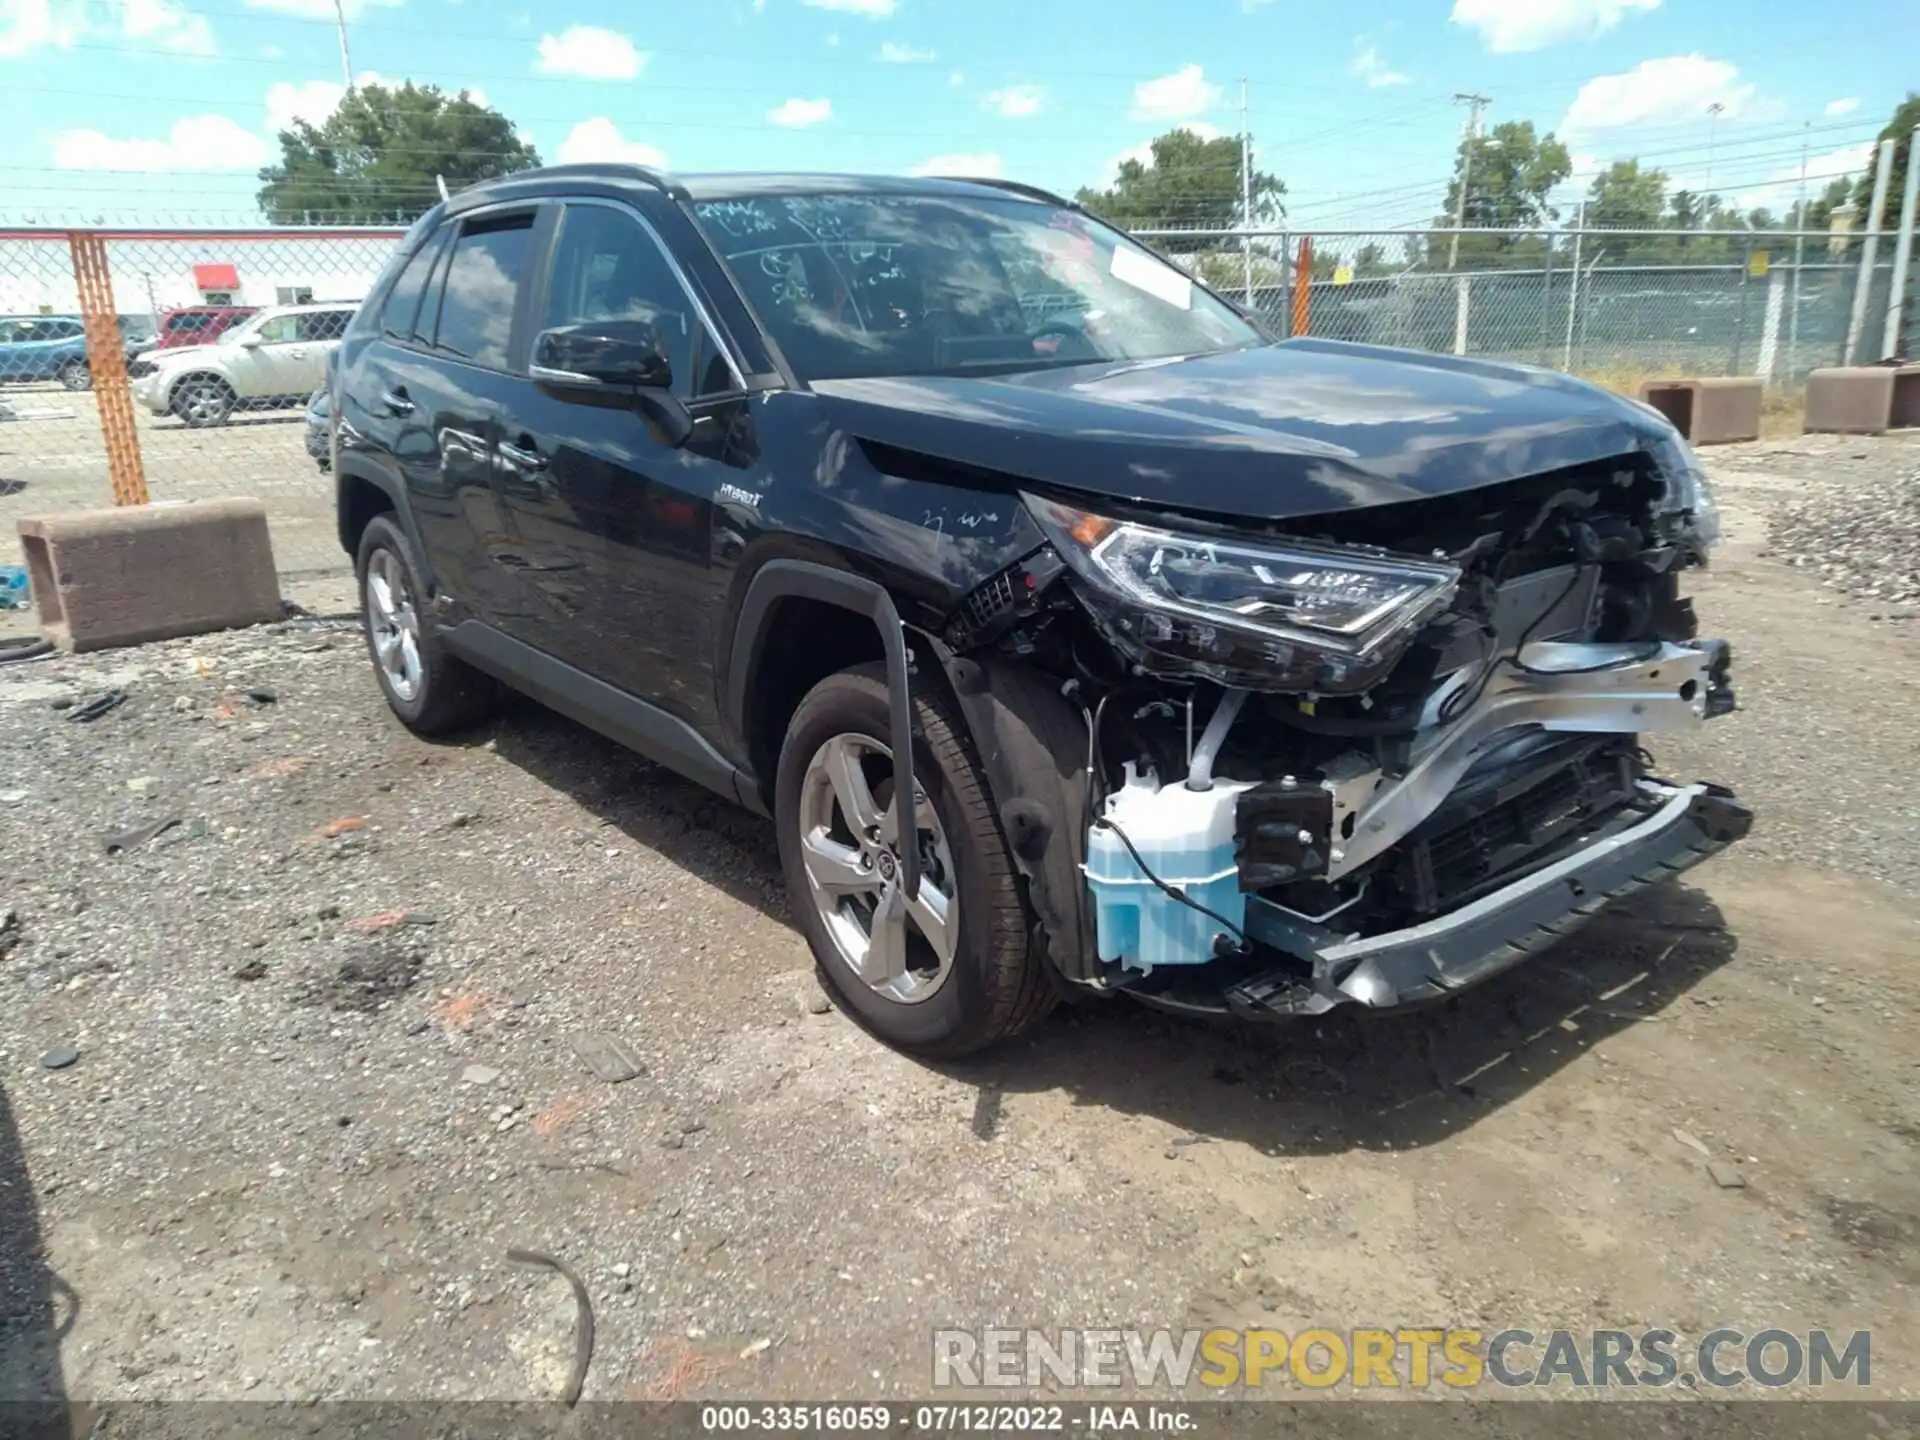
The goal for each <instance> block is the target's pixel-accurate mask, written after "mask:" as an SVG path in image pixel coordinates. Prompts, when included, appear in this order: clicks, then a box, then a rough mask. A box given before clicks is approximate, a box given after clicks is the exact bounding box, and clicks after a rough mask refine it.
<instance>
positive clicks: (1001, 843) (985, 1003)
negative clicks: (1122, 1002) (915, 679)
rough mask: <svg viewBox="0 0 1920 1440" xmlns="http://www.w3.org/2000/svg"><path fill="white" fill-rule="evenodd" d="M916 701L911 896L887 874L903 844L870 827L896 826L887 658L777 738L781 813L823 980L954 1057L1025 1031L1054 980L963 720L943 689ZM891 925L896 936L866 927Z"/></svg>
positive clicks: (790, 870) (796, 901)
mask: <svg viewBox="0 0 1920 1440" xmlns="http://www.w3.org/2000/svg"><path fill="white" fill-rule="evenodd" d="M914 707H915V722H916V731H917V734H916V736H915V741H914V775H915V779H916V782H917V783H918V786H919V788H920V790H921V791H922V793H923V794H924V796H925V802H924V803H923V805H922V806H921V807H920V809H919V813H918V814H917V815H916V816H915V831H916V834H915V836H914V839H913V841H912V842H911V843H914V844H916V845H917V847H918V848H919V849H920V851H921V854H922V866H921V884H922V894H921V900H920V902H919V903H918V904H917V905H914V904H909V903H908V902H906V901H905V899H904V892H901V893H900V894H899V895H897V896H894V895H892V892H891V891H890V889H889V884H888V880H887V877H888V876H889V875H895V876H897V874H898V866H897V853H898V851H899V849H900V848H901V847H900V845H899V843H898V839H897V837H894V839H893V842H892V843H889V842H888V840H887V839H886V838H885V837H884V836H882V835H880V834H879V833H877V832H880V831H882V830H883V829H884V830H885V831H886V832H889V833H890V831H891V819H890V798H891V785H892V779H891V777H892V768H893V767H892V762H891V752H890V750H889V749H888V745H889V744H890V729H889V712H888V704H887V682H886V671H885V667H884V666H874V665H866V666H861V667H859V668H857V669H853V670H846V671H842V672H841V673H840V674H837V675H830V676H828V677H827V678H826V679H825V680H822V681H821V682H820V683H819V684H818V685H816V686H815V687H814V688H813V690H812V691H811V692H810V693H809V694H808V695H807V697H806V699H804V700H802V701H801V702H800V706H799V708H798V709H797V710H796V711H794V715H793V719H792V721H791V723H790V724H789V725H788V727H787V737H786V742H785V744H784V745H783V746H782V747H781V751H780V765H779V771H778V774H777V776H776V779H775V794H774V813H775V820H776V824H777V826H778V830H779V839H780V861H781V868H782V870H783V872H784V874H785V876H786V882H787V893H788V896H789V897H790V903H791V904H792V907H793V911H794V918H795V919H796V920H797V921H798V923H799V926H800V930H801V933H802V934H804V935H805V936H806V938H807V943H808V945H809V946H810V947H811V948H812V950H813V954H814V960H815V963H816V964H817V965H818V967H819V972H820V976H821V980H822V982H823V983H824V984H825V985H826V986H827V988H828V989H829V991H830V992H831V993H833V994H834V995H836V996H838V997H839V999H840V1001H841V1003H842V1006H843V1007H844V1008H845V1009H847V1010H848V1011H850V1012H851V1013H852V1014H853V1015H854V1017H855V1018H857V1019H858V1020H859V1021H860V1023H861V1024H862V1025H864V1026H865V1027H866V1028H867V1029H868V1030H870V1031H871V1032H872V1033H873V1034H874V1035H875V1036H877V1037H878V1038H879V1039H881V1040H883V1041H885V1042H886V1043H887V1044H889V1045H892V1046H894V1047H895V1048H897V1049H900V1050H905V1051H909V1052H911V1053H913V1054H917V1055H924V1056H927V1057H930V1058H942V1059H950V1058H953V1057H956V1056H961V1055H968V1054H971V1053H973V1052H975V1051H978V1050H983V1049H985V1048H986V1047H988V1046H990V1045H994V1044H997V1043H999V1042H1001V1041H1003V1040H1008V1039H1011V1038H1012V1037H1013V1036H1015V1035H1018V1034H1020V1033H1021V1032H1022V1031H1024V1030H1026V1029H1028V1028H1029V1027H1030V1026H1032V1025H1033V1024H1034V1023H1035V1022H1036V1021H1038V1020H1039V1019H1040V1018H1041V1017H1042V1016H1044V1015H1045V1014H1046V1013H1047V1011H1048V1010H1049V1009H1051V1008H1052V1006H1053V1002H1054V999H1055V994H1056V992H1055V989H1054V986H1053V985H1052V984H1051V983H1050V980H1049V977H1048V975H1047V974H1046V969H1045V961H1044V960H1043V959H1042V958H1041V957H1040V956H1039V955H1037V954H1035V953H1034V952H1033V950H1032V947H1031V945H1030V937H1031V935H1032V931H1033V917H1032V914H1031V912H1030V911H1029V910H1028V908H1027V903H1026V899H1025V897H1024V895H1023V894H1022V891H1021V888H1020V878H1019V876H1018V874H1017V873H1016V872H1015V870H1014V866H1013V860H1012V857H1011V856H1010V855H1009V854H1008V852H1007V845H1006V841H1005V839H1004V838H1003V837H1002V835H1001V833H1000V825H999V822H998V820H997V819H996V817H995V815H994V812H993V808H992V805H991V803H990V802H989V800H988V798H987V785H986V780H985V777H984V776H983V775H982V773H981V771H980V767H979V765H978V763H977V762H976V761H975V760H974V758H973V756H972V754H971V753H970V751H969V748H968V746H967V744H966V742H965V739H964V736H965V734H966V731H965V727H964V725H963V724H962V722H961V721H960V720H959V719H958V718H957V717H955V716H952V715H950V714H949V713H948V711H947V708H946V706H945V705H944V704H943V703H942V701H941V700H940V699H939V698H937V697H936V696H933V695H929V694H918V693H917V694H916V695H915V696H914ZM849 765H850V768H849ZM849 788H851V789H852V790H853V791H854V793H855V796H856V798H855V801H854V804H853V807H852V812H851V813H850V811H849V806H848V803H847V799H846V797H847V795H848V792H849ZM860 792H864V794H861V793H860ZM861 812H864V818H865V820H866V821H867V822H868V823H866V824H864V825H862V824H860V823H858V818H857V817H858V816H859V815H860V813H861ZM869 876H870V877H872V883H871V884H870V885H869V884H866V881H867V879H868V877H869ZM893 885H894V887H895V888H897V880H896V881H894V882H893ZM929 892H931V893H929ZM890 897H891V898H890ZM890 905H895V906H898V907H899V909H900V911H901V912H904V913H902V914H901V916H900V918H899V919H898V920H897V921H890V920H886V919H883V911H884V912H885V913H886V914H888V915H891V914H893V913H894V911H893V910H891V909H889V908H888V907H889V906H890ZM895 923H897V924H898V925H899V926H900V927H902V936H903V938H902V939H901V940H899V941H897V942H888V941H884V940H883V941H880V942H876V941H875V939H874V936H875V935H876V934H877V933H878V932H879V930H880V928H881V926H882V925H886V924H895ZM942 939H943V940H944V944H943V943H942ZM892 943H897V944H898V945H899V947H900V949H899V951H898V954H899V955H900V956H901V957H902V958H901V960H900V962H899V963H898V964H897V965H895V964H890V963H889V959H888V957H889V956H891V955H892V954H893V953H894V952H893V951H892V950H891V948H890V946H891V944H892ZM879 952H885V953H884V954H881V955H880V958H879V959H877V960H876V959H875V958H874V957H875V955H876V953H879ZM863 971H864V973H863ZM896 971H897V973H895V972H896ZM883 980H884V983H882V981H883Z"/></svg>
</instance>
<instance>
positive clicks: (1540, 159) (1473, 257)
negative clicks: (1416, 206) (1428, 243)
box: [1428, 120, 1573, 265]
mask: <svg viewBox="0 0 1920 1440" xmlns="http://www.w3.org/2000/svg"><path fill="white" fill-rule="evenodd" d="M1572 173H1573V158H1572V157H1571V156H1570V155H1568V154H1567V147H1566V146H1565V145H1563V144H1561V143H1560V140H1559V139H1558V137H1556V136H1555V135H1554V134H1553V133H1552V132H1551V131H1549V132H1548V133H1547V134H1545V135H1537V134H1536V133H1535V132H1534V128H1533V122H1532V121H1531V120H1507V121H1503V122H1502V123H1501V124H1498V125H1496V126H1494V127H1493V133H1492V134H1490V135H1481V136H1477V137H1473V138H1470V139H1465V140H1462V141H1461V142H1460V149H1459V152H1458V154H1457V155H1456V156H1455V157H1454V163H1453V179H1452V180H1451V181H1450V182H1449V183H1448V185H1447V204H1446V211H1445V213H1444V214H1441V215H1439V216H1438V217H1436V218H1435V221H1434V223H1435V224H1436V225H1438V226H1441V227H1447V226H1451V225H1453V224H1454V223H1455V222H1456V219H1457V220H1459V222H1460V223H1462V224H1464V225H1465V226H1466V227H1467V228H1468V229H1473V230H1485V231H1487V232H1488V233H1487V234H1486V235H1484V236H1481V235H1466V236H1462V237H1461V240H1460V260H1461V264H1462V265H1465V264H1467V263H1468V262H1469V261H1472V262H1473V263H1476V264H1485V263H1488V262H1489V261H1496V262H1497V261H1499V260H1508V261H1511V260H1513V259H1516V258H1518V257H1521V256H1539V255H1544V254H1545V253H1546V248H1547V242H1546V240H1545V239H1544V238H1543V237H1541V236H1539V235H1529V234H1527V233H1526V232H1527V231H1531V230H1538V229H1540V228H1542V227H1543V226H1544V225H1546V224H1547V222H1549V221H1551V220H1555V219H1557V218H1559V214H1560V212H1559V211H1558V210H1556V209H1554V208H1553V206H1551V205H1549V204H1548V203H1547V196H1548V195H1549V194H1550V193H1551V192H1552V191H1553V188H1554V187H1555V186H1556V185H1558V184H1560V182H1561V181H1563V180H1565V179H1566V178H1567V176H1569V175H1571V174H1572ZM1463 183H1464V185H1465V190H1466V196H1465V204H1464V205H1462V203H1461V189H1462V185H1463ZM1451 251H1452V246H1451V245H1450V244H1448V243H1447V242H1446V241H1445V240H1439V241H1436V242H1435V243H1434V244H1433V245H1432V247H1431V248H1430V251H1429V256H1428V259H1429V261H1430V262H1431V263H1444V261H1445V258H1446V257H1447V256H1448V255H1450V254H1451Z"/></svg>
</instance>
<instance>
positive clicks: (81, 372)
mask: <svg viewBox="0 0 1920 1440" xmlns="http://www.w3.org/2000/svg"><path fill="white" fill-rule="evenodd" d="M60 383H61V384H62V385H64V386H66V387H67V389H69V390H91V389H92V388H93V371H92V370H91V369H90V368H89V367H88V365H87V362H86V361H84V360H81V359H77V358H76V359H73V360H69V361H67V363H66V364H64V365H62V366H61V367H60Z"/></svg>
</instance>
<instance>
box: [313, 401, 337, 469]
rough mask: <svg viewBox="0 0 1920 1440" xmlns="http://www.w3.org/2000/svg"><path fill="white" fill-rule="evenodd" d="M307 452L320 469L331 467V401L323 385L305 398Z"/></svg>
mask: <svg viewBox="0 0 1920 1440" xmlns="http://www.w3.org/2000/svg"><path fill="white" fill-rule="evenodd" d="M307 454H308V455H310V456H311V457H312V458H313V463H314V464H316V465H318V466H319V467H320V468H321V469H322V470H329V469H331V468H332V467H333V401H332V399H331V398H330V397H329V396H328V395H327V387H326V386H324V385H322V386H321V387H320V388H319V389H318V390H316V391H314V392H313V394H312V395H311V396H310V397H309V398H308V400H307Z"/></svg>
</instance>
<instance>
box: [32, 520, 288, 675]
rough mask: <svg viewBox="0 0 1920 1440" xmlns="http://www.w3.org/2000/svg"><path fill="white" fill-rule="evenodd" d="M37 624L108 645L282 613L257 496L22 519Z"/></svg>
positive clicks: (54, 635)
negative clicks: (243, 498)
mask: <svg viewBox="0 0 1920 1440" xmlns="http://www.w3.org/2000/svg"><path fill="white" fill-rule="evenodd" d="M20 547H21V549H22V550H24V551H25V552H26V558H27V571H28V573H29V575H30V576H31V577H32V580H33V596H34V599H35V600H36V601H37V602H38V603H39V607H40V631H41V634H43V635H44V636H45V637H46V638H47V639H48V640H51V641H52V642H53V643H54V644H56V645H59V646H63V647H65V648H67V649H70V650H75V651H79V650H104V649H107V648H109V647H111V646H115V645H139V644H144V643H145V642H147V641H150V640H171V639H173V638H174V637H175V636H178V635H201V634H205V633H206V632H208V631H211V630H232V629H236V628H238V627H240V626H242V625H259V624H262V623H264V622H266V621H269V620H278V619H279V618H280V614H281V609H280V580H279V576H278V575H277V574H276V573H275V570H274V564H273V544H272V542H271V541H270V540H269V539H268V538H267V509H266V506H264V505H262V504H261V503H260V502H259V501H258V500H239V499H236V500H202V501H197V502H195V503H193V504H190V505H127V506H122V507H121V508H119V509H116V510H77V511H73V512H70V513H68V514H62V515H30V516H23V517H22V518H21V520H20Z"/></svg>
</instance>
